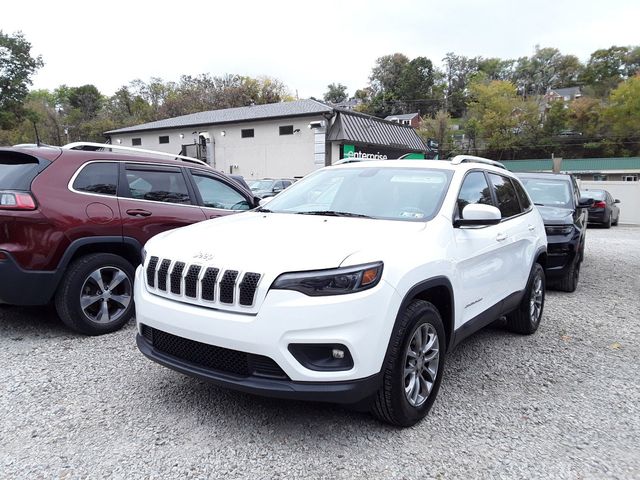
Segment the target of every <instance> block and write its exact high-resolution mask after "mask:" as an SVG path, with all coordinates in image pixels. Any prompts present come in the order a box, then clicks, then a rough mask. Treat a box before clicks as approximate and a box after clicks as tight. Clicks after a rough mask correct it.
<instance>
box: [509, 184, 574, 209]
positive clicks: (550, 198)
mask: <svg viewBox="0 0 640 480" xmlns="http://www.w3.org/2000/svg"><path fill="white" fill-rule="evenodd" d="M520 180H521V181H522V184H523V185H524V187H525V188H526V189H527V192H528V193H529V196H530V197H531V200H533V203H535V204H536V205H544V206H547V207H560V208H573V205H572V202H571V185H570V184H569V182H567V181H565V180H555V179H547V178H520Z"/></svg>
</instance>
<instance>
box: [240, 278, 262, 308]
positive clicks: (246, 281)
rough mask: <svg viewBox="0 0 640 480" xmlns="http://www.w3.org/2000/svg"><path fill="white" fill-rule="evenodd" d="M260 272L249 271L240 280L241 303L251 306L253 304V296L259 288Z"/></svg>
mask: <svg viewBox="0 0 640 480" xmlns="http://www.w3.org/2000/svg"><path fill="white" fill-rule="evenodd" d="M259 281H260V274H259V273H255V272H247V273H245V274H244V277H242V281H241V282H240V305H244V306H248V307H250V306H251V305H253V298H254V296H255V294H256V289H257V288H258V282H259Z"/></svg>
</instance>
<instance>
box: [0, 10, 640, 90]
mask: <svg viewBox="0 0 640 480" xmlns="http://www.w3.org/2000/svg"><path fill="white" fill-rule="evenodd" d="M639 21H640V1H638V0H626V1H623V0H606V1H595V0H582V1H579V0H567V1H563V0H537V1H535V2H519V1H517V0H512V1H511V0H482V1H474V0H466V1H465V0H440V1H438V2H433V1H412V0H393V1H388V0H387V1H378V0H373V1H365V0H355V1H349V0H342V1H340V0H324V1H322V2H320V1H306V0H298V1H289V0H286V1H277V0H272V1H268V0H244V1H234V0H228V1H224V2H223V1H212V0H209V1H199V0H191V1H187V2H180V1H177V2H169V1H157V0H156V1H136V0H129V1H121V0H111V1H109V2H103V3H96V2H91V1H87V0H85V1H79V2H71V1H64V0H58V1H52V0H46V1H41V2H37V1H29V0H21V1H15V0H13V1H7V2H3V4H2V7H1V8H0V29H2V30H3V31H5V32H15V31H17V30H21V31H22V32H23V33H24V34H25V36H26V38H27V39H28V40H29V41H30V42H31V43H32V46H33V48H32V52H33V53H35V54H40V55H42V58H43V60H44V62H45V66H44V67H43V68H42V69H41V70H40V71H39V72H38V74H37V75H36V76H35V77H34V88H48V89H53V88H55V87H57V86H59V85H61V84H67V85H69V86H80V85H84V84H87V83H91V84H94V85H96V86H97V87H98V89H99V90H100V91H101V92H102V93H104V94H109V95H110V94H113V92H114V91H115V90H116V89H118V88H119V87H120V86H121V85H124V84H127V83H129V82H130V81H131V80H134V79H136V78H140V79H143V80H148V79H149V78H150V77H153V76H155V77H161V78H163V79H164V80H177V79H178V78H179V77H180V75H183V74H188V75H197V74H200V73H209V74H211V75H222V74H224V73H236V74H242V75H249V76H259V75H269V76H272V77H276V78H278V79H280V80H282V81H283V82H284V83H285V84H286V85H287V86H288V87H289V89H290V91H291V93H292V94H293V95H295V94H296V91H297V93H298V94H299V96H300V98H306V97H309V96H316V97H321V96H322V95H323V94H324V92H325V91H326V86H327V85H328V84H329V83H332V82H336V83H338V82H340V83H342V84H344V85H346V86H347V87H348V92H349V93H350V94H353V92H354V91H355V90H356V89H358V88H362V87H364V86H366V85H367V83H368V76H369V74H370V72H371V68H372V66H373V65H374V62H375V60H376V58H378V57H380V56H382V55H386V54H390V53H394V52H401V53H404V54H405V55H407V56H408V57H410V58H414V57H416V56H426V57H428V58H430V59H431V60H432V61H433V62H434V63H435V64H436V65H440V63H441V59H442V57H443V56H444V55H445V54H446V53H447V52H454V53H456V54H461V55H466V56H478V55H481V56H484V57H501V58H517V57H520V56H525V55H531V54H532V53H533V52H534V48H535V45H540V46H541V47H556V48H559V49H560V50H561V52H562V53H564V54H574V55H577V56H578V57H579V58H580V59H581V60H582V61H585V60H587V59H588V58H589V55H590V53H591V52H593V51H594V50H596V49H598V48H608V47H610V46H611V45H638V44H640V29H639V27H638V22H639Z"/></svg>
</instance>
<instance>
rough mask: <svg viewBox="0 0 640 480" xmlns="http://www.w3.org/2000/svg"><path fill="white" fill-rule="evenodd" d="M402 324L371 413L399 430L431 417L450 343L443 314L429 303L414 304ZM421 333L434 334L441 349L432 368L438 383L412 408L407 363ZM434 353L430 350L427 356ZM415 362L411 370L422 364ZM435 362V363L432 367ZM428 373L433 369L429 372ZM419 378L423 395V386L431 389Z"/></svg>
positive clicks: (401, 318)
mask: <svg viewBox="0 0 640 480" xmlns="http://www.w3.org/2000/svg"><path fill="white" fill-rule="evenodd" d="M398 322H399V324H398V328H397V331H396V333H395V334H394V336H393V338H391V341H390V350H389V357H388V359H387V361H386V363H385V365H384V366H383V369H382V375H383V380H382V386H381V387H380V390H378V392H377V393H376V394H375V396H374V400H373V404H372V407H371V413H372V414H373V415H374V416H375V417H376V418H378V419H379V420H381V421H383V422H385V423H389V424H391V425H394V426H398V427H410V426H411V425H415V424H416V423H417V422H419V421H420V420H421V419H422V418H424V417H425V416H426V415H427V413H429V410H430V409H431V406H432V405H433V402H434V401H435V399H436V396H437V395H438V390H439V389H440V382H441V381H442V372H443V369H444V357H445V350H446V340H445V334H444V326H443V325H442V320H441V318H440V313H439V312H438V310H437V309H436V307H434V306H433V305H432V304H431V303H429V302H425V301H423V300H414V301H413V302H411V303H410V304H409V305H408V306H407V308H406V309H405V311H404V312H402V314H401V315H400V318H399V319H398ZM419 329H420V331H421V332H425V331H426V332H430V333H429V334H430V335H431V341H432V342H434V345H437V365H432V366H433V367H435V379H433V381H432V382H431V389H430V391H428V393H427V392H425V393H426V396H423V398H422V400H421V402H420V403H419V404H417V405H412V404H411V403H410V400H409V399H408V398H407V396H408V395H410V394H409V393H405V381H406V379H407V377H408V376H405V366H406V365H407V362H411V360H410V359H409V357H408V356H407V354H408V349H409V348H410V346H414V348H415V344H414V340H415V338H414V336H415V335H416V332H417V331H418V330H419ZM434 332H435V335H436V337H437V344H436V343H435V340H433V333H434ZM422 335H424V333H422ZM433 351H434V350H433V349H429V350H427V352H426V353H429V352H433ZM427 356H429V355H427ZM434 359H435V358H434ZM423 360H425V356H424V354H423V357H422V360H420V361H421V362H422V361H423ZM415 362H416V363H415V364H414V365H410V366H411V367H416V365H417V363H418V360H417V359H416V360H415ZM431 362H433V360H431V361H430V362H429V364H431ZM420 365H422V363H420ZM427 365H428V364H427ZM416 368H417V367H416ZM427 370H429V369H428V368H427ZM418 377H420V380H418V381H417V382H418V385H419V387H418V391H419V392H420V391H422V390H421V389H420V386H421V385H427V384H428V382H426V381H425V380H424V377H422V373H420V374H419V375H415V378H414V380H415V379H416V378H418ZM429 378H433V377H429ZM421 382H422V383H421Z"/></svg>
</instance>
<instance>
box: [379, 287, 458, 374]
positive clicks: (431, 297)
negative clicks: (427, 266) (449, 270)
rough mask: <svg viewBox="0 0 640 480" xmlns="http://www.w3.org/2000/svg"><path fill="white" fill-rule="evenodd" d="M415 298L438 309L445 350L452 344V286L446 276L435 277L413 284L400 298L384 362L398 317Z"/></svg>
mask: <svg viewBox="0 0 640 480" xmlns="http://www.w3.org/2000/svg"><path fill="white" fill-rule="evenodd" d="M416 299H417V300H424V301H427V302H429V303H432V304H433V306H434V307H436V308H437V309H438V312H439V313H440V318H441V319H442V324H443V325H444V332H445V336H446V346H447V350H450V349H451V347H452V345H453V325H454V318H455V304H454V296H453V287H452V286H451V282H450V281H449V279H448V278H446V277H435V278H431V279H429V280H425V281H422V282H420V283H418V284H417V285H414V286H413V287H412V288H411V289H410V290H409V291H408V292H407V294H406V295H405V297H404V298H403V299H402V303H401V304H400V308H399V309H398V313H397V314H396V318H395V322H394V325H393V329H392V331H391V336H390V337H389V342H388V344H387V351H386V354H385V362H386V361H387V359H388V356H389V350H390V347H391V339H392V338H393V336H394V335H396V333H397V331H398V319H399V318H400V315H401V314H402V312H403V311H404V310H405V308H407V306H408V305H409V304H410V303H411V302H412V301H413V300H416Z"/></svg>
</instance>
